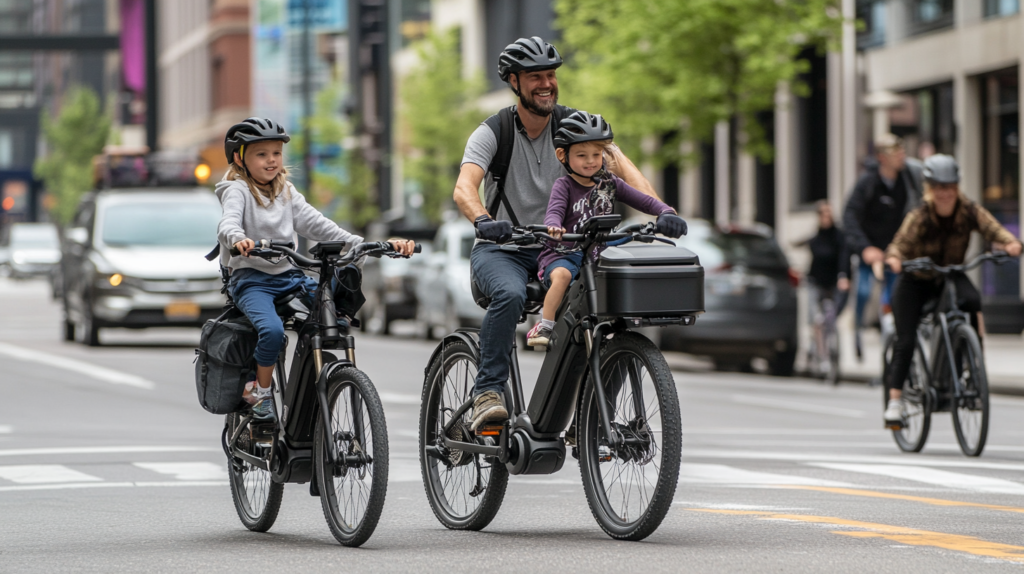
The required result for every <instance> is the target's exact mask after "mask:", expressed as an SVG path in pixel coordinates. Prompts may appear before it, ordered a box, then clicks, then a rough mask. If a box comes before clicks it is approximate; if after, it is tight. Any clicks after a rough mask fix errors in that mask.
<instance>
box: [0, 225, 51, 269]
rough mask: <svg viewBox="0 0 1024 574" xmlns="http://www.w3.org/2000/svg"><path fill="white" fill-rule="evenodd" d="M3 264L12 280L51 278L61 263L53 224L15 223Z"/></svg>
mask: <svg viewBox="0 0 1024 574" xmlns="http://www.w3.org/2000/svg"><path fill="white" fill-rule="evenodd" d="M4 251H5V257H4V258H3V259H4V261H2V263H4V264H5V265H6V266H7V267H8V269H9V273H10V275H11V277H14V278H18V279H21V278H27V277H50V276H51V274H52V273H53V271H54V269H55V268H56V267H57V264H58V263H60V240H59V239H58V235H57V226H55V225H54V224H52V223H15V224H14V225H12V226H11V232H10V241H9V242H8V244H7V246H6V248H5V249H4Z"/></svg>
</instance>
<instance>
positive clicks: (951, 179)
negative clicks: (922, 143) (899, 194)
mask: <svg viewBox="0 0 1024 574" xmlns="http://www.w3.org/2000/svg"><path fill="white" fill-rule="evenodd" d="M923 173H924V179H925V181H927V182H929V183H960V165H959V164H958V163H956V160H955V159H953V156H951V155H946V154H943V153H939V154H935V155H933V156H930V157H929V158H928V159H926V160H924V172H923Z"/></svg>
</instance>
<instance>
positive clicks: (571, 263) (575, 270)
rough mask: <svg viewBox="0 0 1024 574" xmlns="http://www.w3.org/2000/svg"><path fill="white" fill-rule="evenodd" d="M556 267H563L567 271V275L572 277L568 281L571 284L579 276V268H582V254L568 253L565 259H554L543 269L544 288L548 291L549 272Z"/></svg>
mask: <svg viewBox="0 0 1024 574" xmlns="http://www.w3.org/2000/svg"><path fill="white" fill-rule="evenodd" d="M558 267H564V268H566V269H568V270H569V274H570V275H571V276H572V278H571V279H569V283H570V284H572V282H573V281H575V280H576V277H578V276H579V274H580V267H583V252H582V251H579V252H576V253H570V254H568V255H566V256H565V257H561V258H559V259H555V260H554V261H552V262H551V264H550V265H548V266H547V267H545V268H544V286H545V287H547V288H548V289H550V288H551V272H552V271H554V270H555V269H556V268H558Z"/></svg>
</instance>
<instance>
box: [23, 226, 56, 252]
mask: <svg viewBox="0 0 1024 574" xmlns="http://www.w3.org/2000/svg"><path fill="white" fill-rule="evenodd" d="M11 246H12V247H16V248H20V249H59V248H60V240H59V239H57V229H56V228H55V227H53V226H52V225H15V226H14V227H12V228H11Z"/></svg>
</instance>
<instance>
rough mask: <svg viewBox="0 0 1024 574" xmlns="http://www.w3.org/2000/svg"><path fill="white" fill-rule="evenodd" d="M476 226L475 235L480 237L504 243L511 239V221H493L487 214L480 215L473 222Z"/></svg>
mask: <svg viewBox="0 0 1024 574" xmlns="http://www.w3.org/2000/svg"><path fill="white" fill-rule="evenodd" d="M473 225H474V226H475V227H476V236H477V237H478V238H480V239H486V240H487V241H493V242H495V243H505V242H506V241H508V240H509V239H512V222H511V221H494V220H493V219H491V217H490V216H489V215H481V216H480V217H478V218H476V221H474V222H473Z"/></svg>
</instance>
